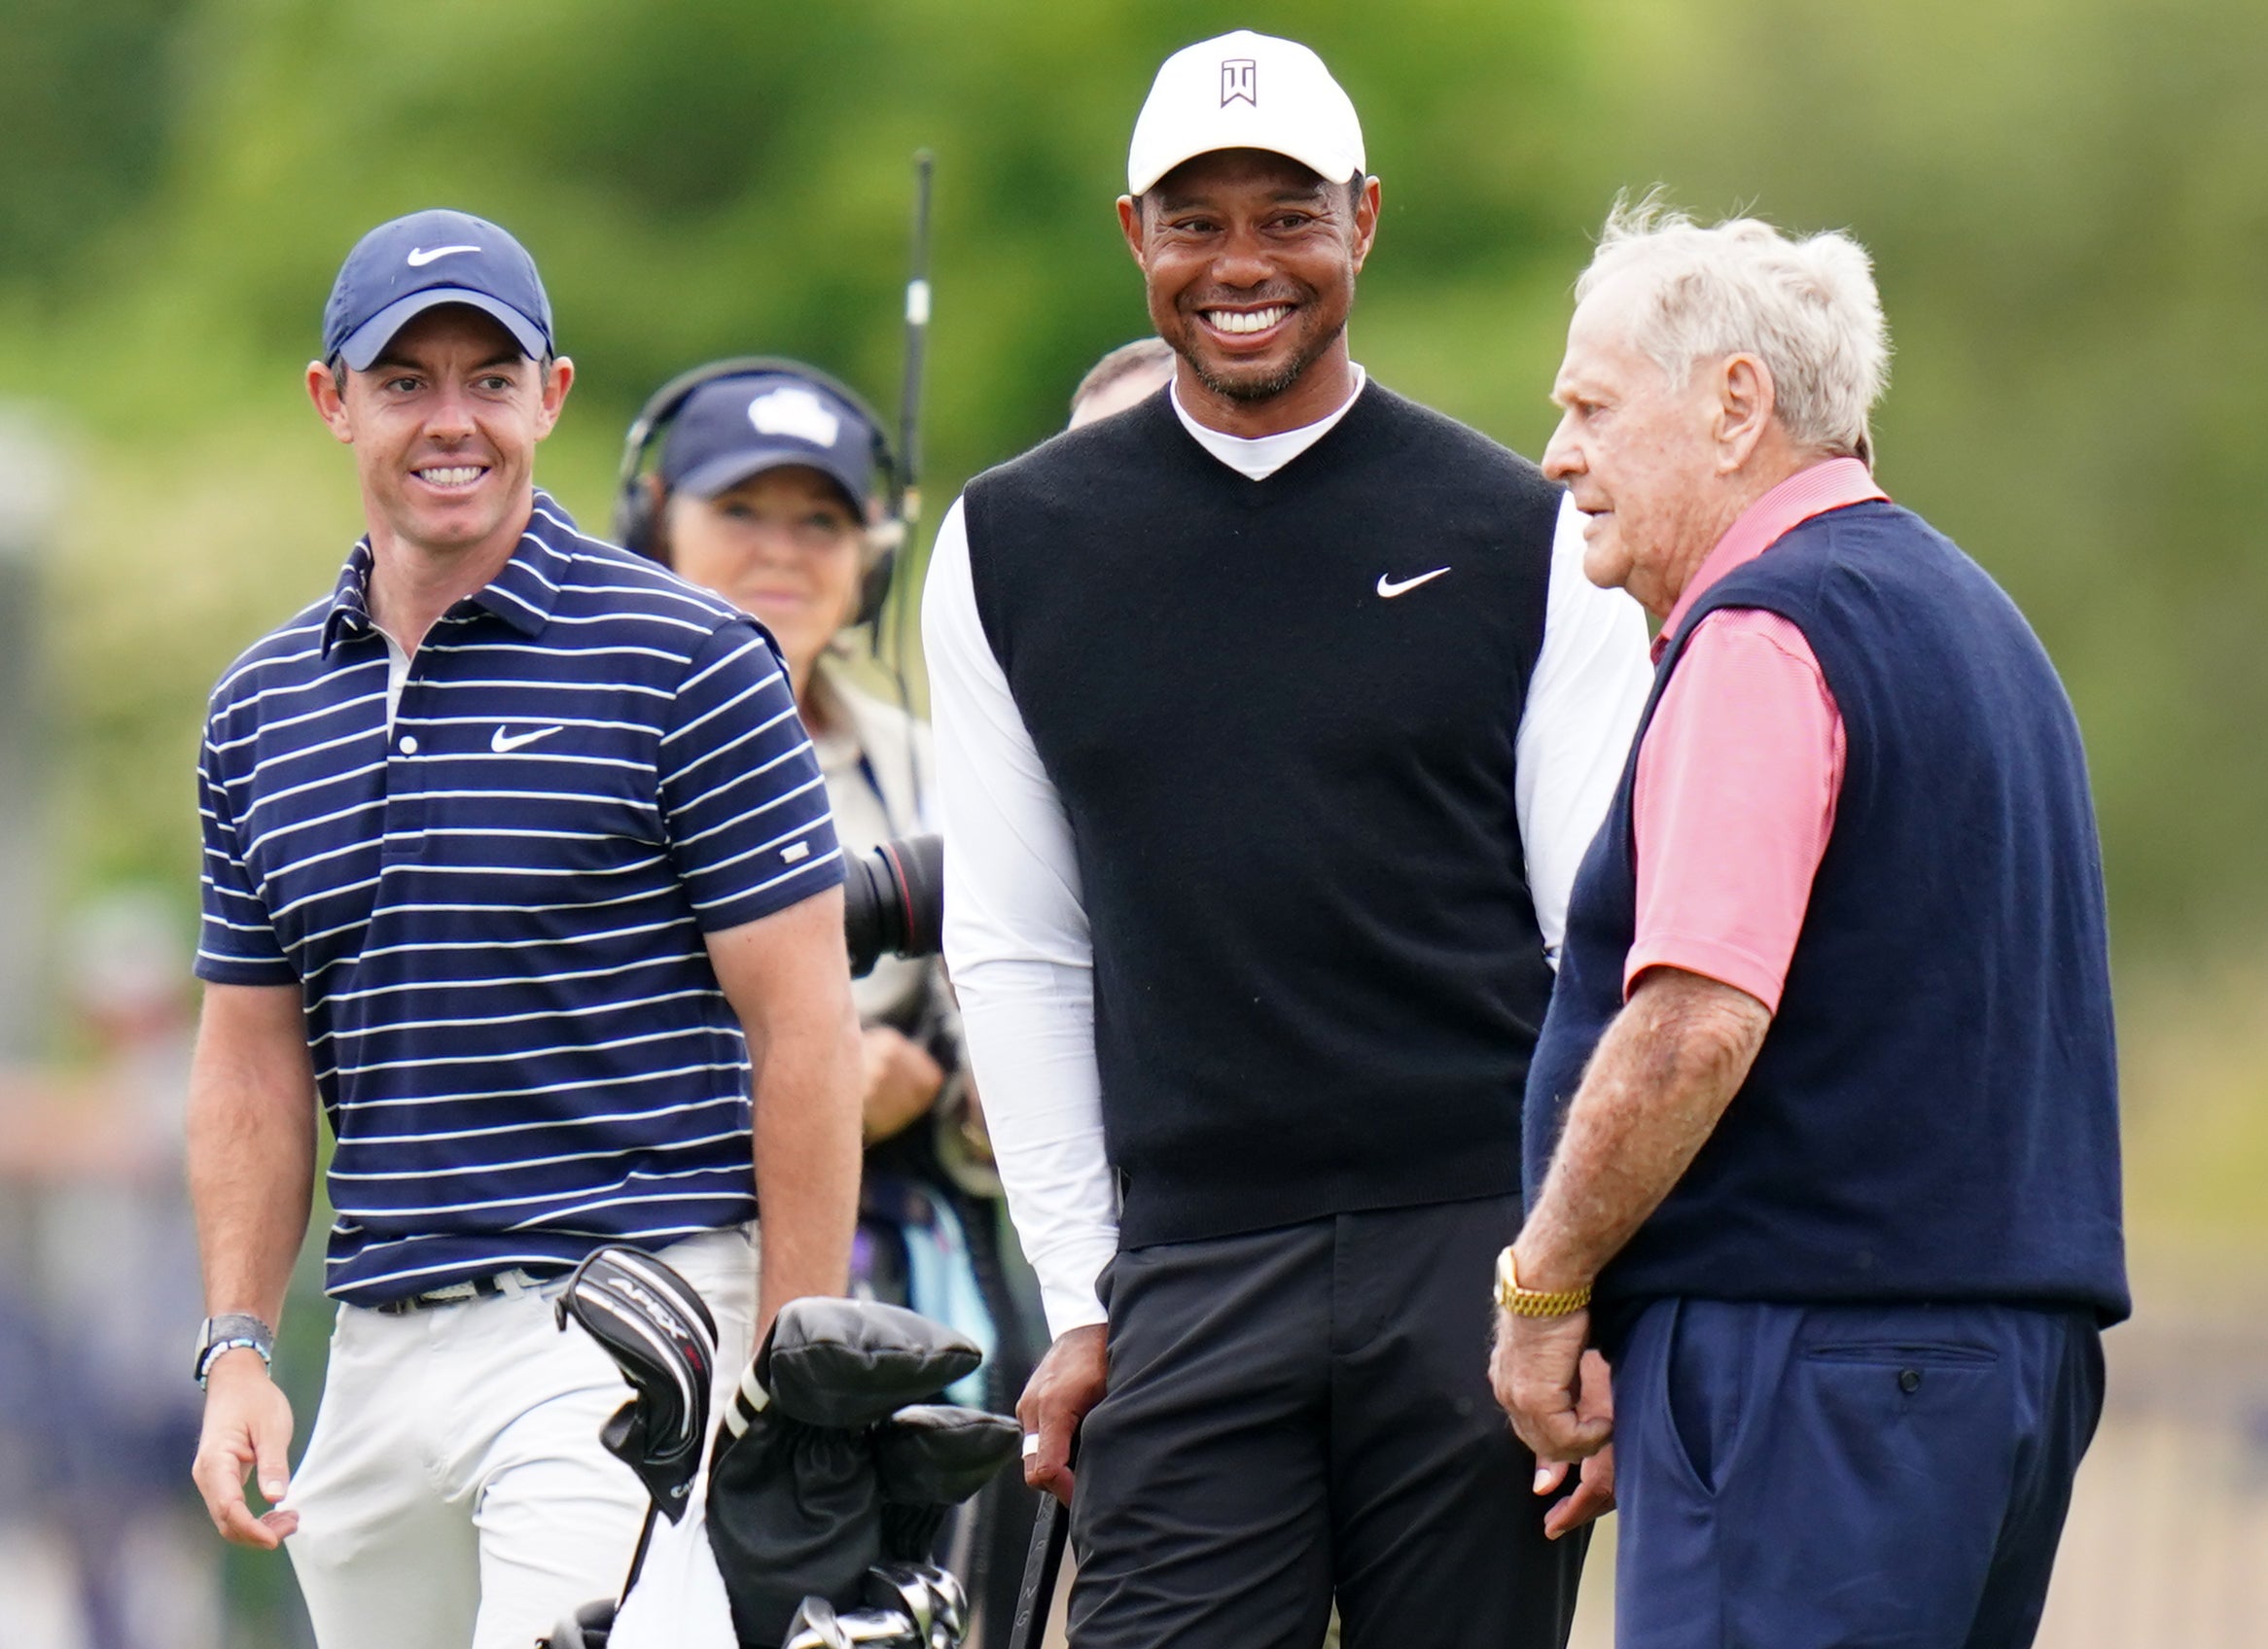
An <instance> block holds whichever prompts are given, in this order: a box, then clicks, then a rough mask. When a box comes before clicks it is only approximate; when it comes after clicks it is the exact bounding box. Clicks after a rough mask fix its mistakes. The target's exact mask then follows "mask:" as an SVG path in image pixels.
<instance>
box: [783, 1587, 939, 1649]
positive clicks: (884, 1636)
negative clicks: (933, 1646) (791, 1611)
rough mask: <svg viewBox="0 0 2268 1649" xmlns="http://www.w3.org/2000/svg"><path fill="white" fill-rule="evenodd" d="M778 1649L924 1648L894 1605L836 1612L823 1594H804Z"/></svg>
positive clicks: (920, 1637) (909, 1622)
mask: <svg viewBox="0 0 2268 1649" xmlns="http://www.w3.org/2000/svg"><path fill="white" fill-rule="evenodd" d="M780 1649H927V1646H926V1644H925V1643H924V1641H923V1638H922V1636H921V1634H920V1633H919V1632H917V1631H914V1629H913V1622H912V1621H910V1620H908V1619H907V1618H906V1617H905V1615H904V1614H903V1613H902V1612H901V1611H899V1610H897V1609H850V1610H847V1611H844V1612H842V1613H839V1614H838V1613H837V1612H836V1611H835V1607H834V1605H833V1604H832V1603H830V1602H829V1601H828V1600H827V1599H826V1598H824V1597H806V1598H804V1599H803V1603H802V1606H801V1607H800V1608H798V1609H797V1611H796V1616H795V1619H793V1620H791V1621H790V1622H789V1623H788V1635H787V1639H786V1641H785V1642H783V1643H782V1644H781V1645H780Z"/></svg>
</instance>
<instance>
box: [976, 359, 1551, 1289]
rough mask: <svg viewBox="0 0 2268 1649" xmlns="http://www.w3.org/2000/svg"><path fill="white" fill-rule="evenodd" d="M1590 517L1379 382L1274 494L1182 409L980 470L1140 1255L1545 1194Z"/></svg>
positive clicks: (983, 506) (1008, 643) (1128, 417)
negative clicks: (1568, 760)
mask: <svg viewBox="0 0 2268 1649" xmlns="http://www.w3.org/2000/svg"><path fill="white" fill-rule="evenodd" d="M1558 507H1559V489H1558V488H1556V487H1554V486H1552V485H1551V484H1550V483H1548V482H1546V481H1545V480H1543V478H1542V476H1541V475H1540V474H1538V472H1537V471H1536V469H1535V467H1534V466H1532V465H1530V464H1529V463H1527V461H1525V460H1524V459H1521V458H1519V457H1517V456H1515V455H1514V454H1512V453H1510V452H1508V451H1506V449H1505V448H1503V447H1501V446H1499V445H1497V444H1496V443H1495V442H1493V441H1490V440H1488V439H1485V438H1484V437H1482V436H1479V435H1477V434H1475V433H1474V432H1472V431H1471V430H1469V429H1466V428H1465V427H1464V426H1462V425H1460V424H1457V423H1455V422H1453V421H1451V420H1449V419H1447V418H1444V417H1442V416H1440V415H1439V414H1437V413H1435V412H1431V411H1428V410H1427V409H1425V408H1424V407H1421V406H1418V405H1416V404H1414V403H1410V402H1407V401H1404V400H1402V399H1401V398H1400V397H1399V396H1396V395H1393V394H1391V393H1389V392H1388V391H1386V390H1384V389H1382V388H1380V387H1379V386H1377V385H1375V384H1372V385H1370V386H1368V387H1367V388H1365V389H1364V391H1363V393H1362V395H1361V396H1360V397H1359V398H1358V399H1357V401H1356V403H1355V404H1354V405H1353V407H1351V408H1350V409H1349V410H1348V412H1347V414H1346V415H1345V417H1344V418H1342V419H1341V420H1340V422H1339V423H1338V424H1337V425H1336V426H1334V427H1333V428H1332V429H1331V430H1330V431H1329V433H1328V434H1327V435H1325V436H1324V437H1323V439H1321V440H1319V441H1318V442H1317V443H1316V444H1315V445H1314V446H1312V447H1311V448H1309V449H1308V450H1307V451H1306V452H1304V453H1302V454H1301V455H1300V456H1299V457H1298V458H1296V459H1294V460H1293V462H1292V463H1290V464H1288V465H1286V466H1285V467H1284V468H1283V469H1281V470H1279V471H1277V472H1276V473H1275V474H1272V475H1270V476H1268V477H1267V478H1266V479H1264V480H1259V481H1254V480H1250V479H1247V478H1246V477H1245V476H1243V475H1241V474H1237V473H1236V472H1234V471H1232V470H1230V469H1229V468H1227V467H1226V466H1225V465H1223V464H1222V463H1221V462H1220V461H1219V460H1218V459H1216V458H1214V457H1213V456H1212V455H1211V454H1209V453H1207V452H1206V451H1205V450H1204V449H1203V448H1202V447H1201V446H1199V445H1198V444H1197V443H1196V441H1194V440H1193V439H1190V437H1189V435H1188V433H1187V431H1186V430H1184V429H1183V428H1182V427H1181V424H1180V422H1179V420H1178V419H1177V418H1176V416H1175V414H1174V412H1173V409H1172V407H1171V406H1170V404H1169V403H1168V402H1167V399H1166V397H1165V395H1164V394H1163V393H1160V394H1159V395H1157V396H1154V397H1152V399H1151V400H1149V401H1147V402H1145V403H1142V404H1141V405H1139V406H1137V407H1135V408H1133V409H1132V410H1131V411H1128V412H1126V413H1124V414H1121V415H1119V416H1117V417H1115V418H1108V419H1105V420H1103V421H1101V422H1100V423H1096V424H1091V425H1088V426H1087V427H1085V428H1084V429H1081V430H1078V431H1074V432H1071V433H1069V434H1067V435H1064V436H1060V437H1057V438H1056V439H1053V440H1050V441H1048V442H1047V443H1046V444H1045V445H1044V446H1041V447H1039V448H1037V449H1036V450H1034V451H1032V452H1030V453H1027V454H1026V455H1024V456H1023V457H1021V458H1019V459H1017V460H1015V461H1014V462H1012V463H1010V464H1007V465H1004V466H1002V467H1001V468H999V469H996V470H994V471H991V472H990V473H988V474H984V475H982V476H979V477H978V478H977V479H976V480H975V482H973V483H972V484H971V486H970V487H969V489H968V492H967V494H966V504H965V516H966V520H967V523H968V530H969V544H970V558H971V565H972V570H973V573H974V577H975V593H976V605H977V611H978V613H979V614H980V615H981V617H982V620H983V624H984V629H985V633H986V636H987V638H988V639H989V641H990V643H991V645H992V649H993V651H994V653H995V655H996V656H997V657H998V659H999V661H1000V664H1001V667H1002V669H1003V671H1004V673H1005V674H1006V676H1007V678H1008V682H1009V685H1010V690H1011V691H1012V693H1013V695H1014V698H1015V701H1016V705H1017V708H1018V710H1019V711H1020V712H1021V713H1022V716H1023V719H1024V722H1025V724H1026V726H1027V727H1028V728H1029V729H1030V731H1031V735H1032V739H1033V742H1034V744H1035V745H1036V746H1037V748H1038V750H1039V753H1040V756H1041V759H1042V761H1043V762H1044V763H1045V767H1046V770H1047V775H1048V777H1049V779H1050V780H1051V781H1052V783H1053V784H1054V786H1055V789H1056V790H1057V791H1058V792H1059V794H1060V795H1061V797H1062V801H1063V806H1064V808H1065V810H1066V812H1067V814H1068V816H1069V819H1070V824H1071V828H1072V832H1073V835H1074V837H1075V839H1076V841H1077V846H1078V857H1079V867H1080V874H1081V882H1082V899H1083V903H1084V905H1085V909H1086V913H1087V916H1088V919H1089V923H1090V925H1091V929H1092V933H1093V940H1094V955H1095V1039H1096V1052H1097V1056H1098V1059H1099V1063H1100V1067H1101V1076H1102V1104H1103V1119H1104V1127H1105V1134H1106V1138H1107V1141H1108V1146H1109V1151H1110V1155H1111V1160H1112V1162H1113V1163H1114V1164H1115V1166H1116V1168H1117V1170H1118V1171H1119V1175H1120V1184H1121V1189H1122V1191H1123V1194H1124V1209H1123V1212H1122V1217H1121V1224H1120V1241H1121V1242H1122V1244H1124V1245H1125V1246H1129V1247H1134V1246H1142V1245H1143V1244H1146V1243H1152V1242H1165V1241H1178V1240H1186V1239H1190V1238H1196V1237H1204V1236H1216V1235H1223V1234H1226V1233H1229V1232H1235V1231H1249V1230H1258V1229H1262V1228H1265V1227H1268V1226H1274V1225H1283V1224H1290V1223H1293V1222H1294V1221H1298V1220H1303V1219H1310V1218H1315V1217H1318V1216H1321V1215H1324V1214H1329V1213H1335V1212H1341V1211H1347V1210H1358V1209H1374V1208H1393V1207H1401V1206H1409V1205H1414V1204H1420V1203H1430V1202H1443V1201H1451V1200H1457V1199H1462V1198H1468V1197H1477V1196H1486V1195H1498V1194H1505V1193H1509V1192H1513V1191H1516V1190H1517V1188H1518V1185H1519V1114H1520V1099H1521V1091H1522V1086H1523V1083H1524V1080H1525V1077H1526V1072H1527V1067H1528V1058H1529V1054H1530V1052H1531V1050H1532V1049H1533V1047H1534V1045H1535V1039H1536V1034H1537V1030H1538V1027H1539V1026H1540V1025H1541V1023H1542V1015H1543V1008H1544V1004H1545V1001H1546V999H1547V998H1548V996H1549V993H1550V986H1551V974H1550V971H1549V968H1548V967H1547V965H1545V963H1544V960H1543V955H1542V940H1541V938H1540V936H1539V934H1538V931H1537V927H1536V917H1535V912H1534V909H1533V907H1532V905H1531V902H1530V898H1529V894H1528V885H1527V877H1526V867H1525V863H1524V861H1523V858H1522V854H1521V847H1520V836H1519V829H1518V825H1517V821H1516V817H1515V814H1514V811H1513V800H1512V753H1513V737H1514V734H1515V733H1516V731H1517V729H1518V727H1519V722H1520V714H1521V708H1522V705H1523V704H1524V702H1525V699H1526V695H1527V689H1528V681H1529V677H1530V674H1531V673H1532V671H1533V670H1534V668H1535V664H1536V658H1537V653H1538V650H1539V649H1540V648H1541V647H1542V636H1543V620H1544V599H1545V591H1546V588H1547V584H1548V578H1549V570H1550V554H1551V538H1552V529H1553V525H1554V522H1555V520H1556V517H1557V511H1558ZM1436 569H1446V571H1443V572H1440V573H1438V575H1437V576H1435V577H1433V578H1431V579H1424V581H1422V582H1413V580H1418V579H1422V578H1423V576H1424V575H1427V574H1431V573H1435V570H1436Z"/></svg>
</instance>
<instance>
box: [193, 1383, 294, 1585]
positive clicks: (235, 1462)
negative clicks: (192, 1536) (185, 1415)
mask: <svg viewBox="0 0 2268 1649" xmlns="http://www.w3.org/2000/svg"><path fill="white" fill-rule="evenodd" d="M291 1442H292V1405H291V1403H290V1401H289V1400H288V1399H286V1397H285V1396H284V1394H283V1391H282V1389H281V1388H280V1387H279V1386H277V1385H276V1383H275V1382H274V1381H272V1380H270V1379H269V1378H268V1377H267V1368H266V1364H264V1363H263V1362H262V1361H261V1360H260V1354H259V1353H258V1352H257V1351H224V1352H223V1353H222V1354H221V1355H220V1356H218V1357H215V1358H214V1359H213V1366H212V1368H211V1370H210V1371H209V1372H208V1373H207V1375H206V1377H205V1419H204V1430H203V1432H202V1434H201V1435H200V1436H199V1437H198V1438H197V1445H196V1463H195V1465H194V1466H192V1467H191V1468H190V1476H191V1477H192V1478H193V1479H195V1483H196V1490H197V1492H198V1493H199V1494H200V1495H202V1496H203V1497H204V1503H205V1510H206V1511H207V1512H208V1513H210V1514H211V1516H212V1520H213V1526H215V1527H216V1528H218V1529H219V1530H220V1531H221V1533H222V1535H223V1537H224V1538H226V1539H229V1540H232V1541H234V1542H235V1543H236V1544H237V1545H239V1546H257V1547H260V1548H261V1549H262V1550H264V1551H269V1552H272V1551H274V1550H275V1549H276V1548H277V1547H278V1546H280V1545H282V1544H283V1542H284V1537H285V1536H287V1535H289V1534H290V1533H291V1532H292V1531H293V1530H294V1529H296V1528H298V1527H299V1526H300V1514H299V1513H297V1512H284V1511H269V1512H266V1513H265V1514H263V1515H262V1516H260V1517H254V1516H253V1515H252V1508H251V1507H250V1506H248V1505H247V1504H246V1503H245V1500H244V1480H245V1479H246V1478H247V1477H248V1476H250V1475H251V1474H252V1472H253V1470H254V1468H255V1467H257V1468H258V1470H259V1474H260V1492H261V1494H262V1496H263V1497H264V1498H265V1499H266V1501H267V1503H268V1504H269V1505H270V1506H273V1505H274V1504H275V1502H277V1501H278V1500H281V1499H282V1498H283V1497H284V1494H285V1492H286V1491H288V1490H289V1489H290V1487H291V1465H290V1462H289V1460H288V1459H287V1457H286V1451H287V1450H288V1449H290V1447H291Z"/></svg>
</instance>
